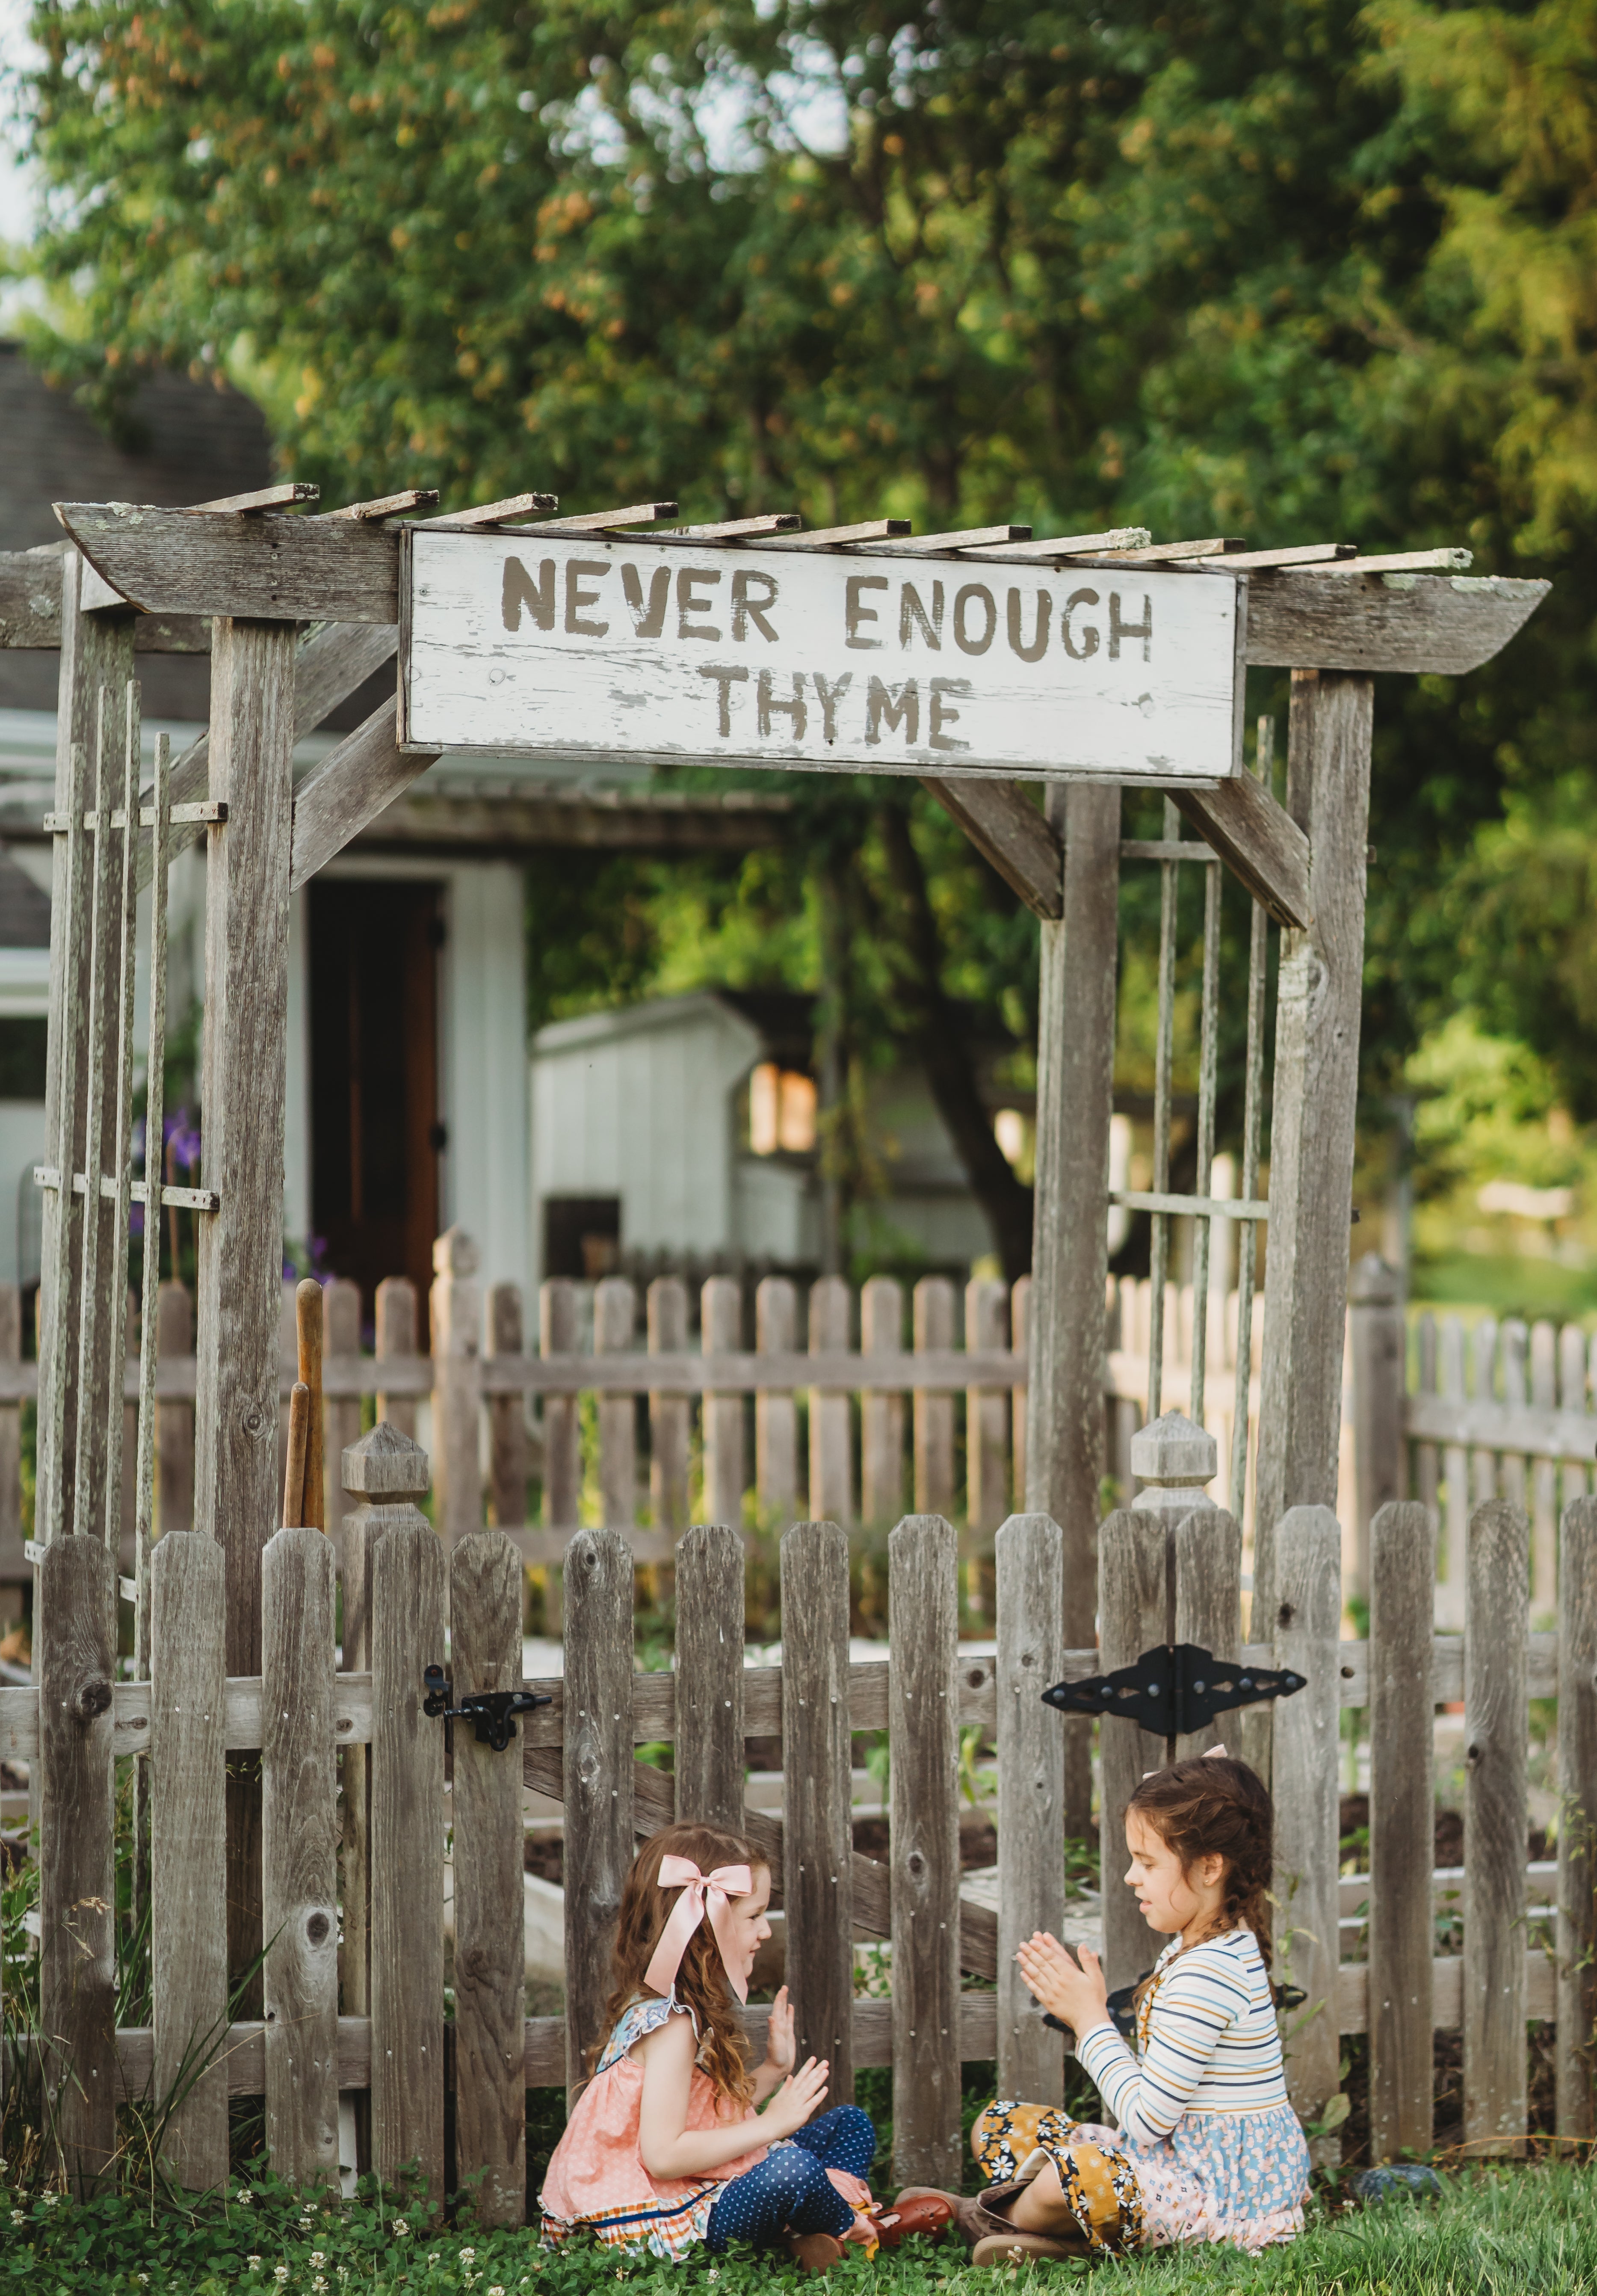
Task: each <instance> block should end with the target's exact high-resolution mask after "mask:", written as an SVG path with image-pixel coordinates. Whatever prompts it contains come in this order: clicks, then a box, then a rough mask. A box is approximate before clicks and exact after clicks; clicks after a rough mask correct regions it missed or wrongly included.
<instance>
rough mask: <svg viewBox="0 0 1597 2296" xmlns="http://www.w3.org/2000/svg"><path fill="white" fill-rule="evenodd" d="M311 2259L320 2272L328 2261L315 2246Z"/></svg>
mask: <svg viewBox="0 0 1597 2296" xmlns="http://www.w3.org/2000/svg"><path fill="white" fill-rule="evenodd" d="M310 2260H311V2262H312V2264H313V2265H314V2266H315V2269H316V2270H317V2271H318V2272H320V2270H321V2269H322V2267H323V2265H324V2264H325V2263H326V2261H327V2259H326V2258H325V2257H324V2256H323V2253H322V2251H321V2250H320V2249H319V2248H313V2249H312V2251H311V2252H310Z"/></svg>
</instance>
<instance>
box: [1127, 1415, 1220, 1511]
mask: <svg viewBox="0 0 1597 2296" xmlns="http://www.w3.org/2000/svg"><path fill="white" fill-rule="evenodd" d="M1219 1467H1220V1451H1219V1446H1218V1445H1217V1444H1216V1441H1215V1439H1214V1437H1213V1436H1212V1435H1210V1434H1208V1432H1207V1431H1205V1430H1204V1429H1203V1428H1201V1427H1200V1426H1198V1425H1197V1424H1196V1423H1194V1422H1193V1421H1192V1420H1191V1419H1189V1418H1188V1417H1187V1415H1186V1414H1185V1412H1184V1411H1166V1412H1163V1413H1161V1414H1160V1415H1159V1418H1157V1419H1156V1420H1154V1422H1153V1423H1152V1424H1151V1426H1148V1427H1139V1428H1138V1430H1137V1431H1136V1433H1135V1434H1134V1436H1133V1437H1132V1439H1131V1472H1132V1473H1133V1474H1134V1475H1135V1476H1136V1477H1137V1479H1138V1480H1139V1481H1140V1482H1142V1483H1143V1484H1145V1485H1146V1486H1147V1488H1145V1489H1143V1490H1140V1491H1139V1492H1138V1493H1137V1495H1136V1497H1135V1498H1134V1499H1133V1501H1132V1505H1133V1506H1134V1507H1135V1508H1137V1509H1138V1510H1139V1511H1141V1512H1142V1513H1151V1514H1191V1513H1192V1510H1193V1508H1194V1507H1212V1506H1213V1505H1214V1504H1215V1503H1214V1501H1213V1499H1211V1498H1210V1497H1209V1495H1208V1492H1207V1491H1206V1490H1205V1489H1204V1488H1203V1487H1204V1485H1205V1483H1207V1482H1209V1481H1211V1480H1212V1479H1213V1478H1214V1476H1215V1475H1216V1474H1217V1473H1218V1472H1219Z"/></svg>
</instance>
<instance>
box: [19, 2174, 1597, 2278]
mask: <svg viewBox="0 0 1597 2296" xmlns="http://www.w3.org/2000/svg"><path fill="white" fill-rule="evenodd" d="M245 2194H248V2197H247V2198H246V2197H244V2195H245ZM17 2206H18V2203H17V2202H16V2201H15V2199H14V2198H13V2196H12V2194H9V2193H5V2192H4V2191H0V2291H8V2292H9V2291H12V2290H16V2291H22V2290H26V2291H27V2292H28V2296H61V2292H70V2296H78V2292H83V2296H111V2292H113V2291H114V2292H117V2296H167V2292H171V2296H189V2292H195V2296H221V2292H222V2291H224V2290H227V2291H231V2290H233V2289H244V2290H259V2291H260V2292H261V2296H277V2292H278V2291H280V2290H281V2291H282V2292H283V2296H356V2292H357V2291H367V2290H370V2291H373V2292H376V2291H381V2292H389V2291H392V2292H395V2296H398V2292H400V2291H405V2292H414V2296H497V2292H499V2291H503V2292H504V2296H613V2292H614V2291H615V2290H616V2288H617V2286H618V2284H620V2283H625V2284H627V2286H628V2287H629V2288H630V2289H631V2290H632V2291H634V2292H635V2296H644V2292H647V2291H657V2292H659V2296H667V2292H681V2296H763V2292H766V2291H768V2290H770V2289H771V2288H772V2287H773V2286H775V2285H780V2286H782V2287H784V2288H790V2289H792V2290H794V2291H797V2290H798V2289H799V2288H800V2287H808V2288H811V2289H812V2290H813V2289H814V2288H815V2283H814V2282H810V2281H807V2280H805V2279H804V2278H803V2277H802V2276H799V2275H798V2274H797V2273H796V2272H795V2271H794V2270H793V2269H792V2268H791V2267H790V2266H788V2265H787V2264H786V2263H785V2262H781V2261H778V2259H775V2258H774V2257H769V2256H758V2257H756V2256H752V2255H750V2254H749V2253H748V2252H746V2251H745V2252H744V2253H742V2254H734V2255H732V2256H728V2257H724V2258H721V2259H715V2258H712V2257H709V2256H707V2255H704V2254H702V2253H700V2254H699V2255H697V2256H695V2257H694V2258H693V2259H692V2260H691V2261H690V2262H689V2263H687V2264H685V2265H681V2266H673V2265H666V2264H660V2263H658V2262H656V2261H654V2260H653V2259H645V2260H644V2261H643V2262H640V2263H634V2264H628V2263H626V2262H618V2260H617V2259H616V2258H615V2257H614V2256H613V2254H611V2253H610V2252H607V2251H601V2250H598V2249H596V2248H594V2247H589V2246H586V2245H584V2246H581V2247H577V2246H573V2247H571V2248H569V2249H568V2250H567V2251H563V2252H561V2253H557V2254H554V2255H552V2256H545V2255H544V2254H543V2253H541V2252H540V2251H539V2250H538V2247H537V2245H536V2235H535V2234H532V2233H504V2232H501V2233H472V2232H471V2231H470V2230H461V2229H455V2230H452V2231H450V2232H448V2233H439V2234H434V2235H430V2236H429V2235H426V2233H425V2230H424V2226H423V2224H422V2218H421V2216H420V2214H419V2213H418V2212H417V2211H416V2210H414V2208H412V2209H409V2210H405V2209H400V2210H396V2209H395V2208H394V2206H393V2204H392V2202H391V2201H390V2202H381V2201H380V2200H378V2199H375V2198H373V2197H370V2196H363V2197H361V2198H360V2199H357V2200H356V2201H353V2202H341V2203H335V2204H334V2205H332V2206H331V2207H329V2208H325V2209H313V2210H306V2209H304V2208H302V2206H301V2204H300V2203H299V2202H298V2201H297V2200H296V2199H295V2198H294V2196H293V2195H291V2194H288V2193H286V2192H283V2190H281V2189H280V2188H277V2187H274V2186H273V2185H270V2184H269V2183H264V2182H263V2183H261V2184H258V2185H253V2186H250V2187H241V2186H235V2187H234V2189H233V2192H232V2193H231V2194H229V2196H228V2198H227V2199H226V2200H225V2201H224V2200H218V2201H216V2202H203V2203H201V2204H199V2205H197V2206H196V2207H194V2208H192V2209H186V2208H182V2207H178V2206H174V2205H172V2204H171V2203H169V2202H167V2203H162V2204H159V2205H157V2206H155V2207H154V2208H152V2205H151V2203H150V2202H149V2200H148V2198H145V2199H143V2200H141V2199H139V2198H136V2197H135V2196H133V2195H130V2194H118V2195H108V2196H106V2197H105V2198H102V2199H101V2200H98V2201H96V2202H92V2203H90V2204H88V2205H87V2206H85V2207H82V2208H78V2207H75V2206H73V2205H72V2203H70V2202H66V2201H55V2202H46V2201H45V2200H44V2199H41V2198H37V2197H35V2198H30V2199H29V2200H27V2201H25V2202H22V2203H21V2205H20V2210H19V2213H20V2217H21V2219H22V2220H21V2222H20V2224H19V2223H17V2222H15V2221H14V2220H13V2218H12V2210H13V2209H14V2208H17ZM1312 2214H1313V2221H1312V2222H1311V2224H1310V2226H1309V2228H1308V2230H1307V2231H1306V2233H1305V2235H1303V2237H1302V2239H1301V2240H1299V2241H1298V2243H1297V2244H1296V2245H1295V2246H1294V2247H1291V2248H1289V2249H1282V2250H1277V2251H1272V2252H1271V2253H1269V2254H1267V2255H1265V2256H1263V2257H1258V2258H1251V2257H1245V2256H1241V2255H1239V2254H1237V2253H1236V2252H1234V2251H1230V2250H1226V2249H1218V2248H1204V2249H1199V2250H1195V2251H1194V2250H1185V2251H1161V2252H1159V2253H1157V2254H1153V2255H1150V2256H1146V2257H1141V2258H1136V2259H1127V2260H1125V2261H1122V2262H1119V2263H1115V2264H1108V2265H1103V2266H1100V2267H1096V2268H1095V2269H1093V2270H1092V2272H1091V2277H1092V2280H1093V2286H1094V2288H1095V2289H1096V2290H1097V2291H1098V2292H1099V2296H1110V2291H1113V2292H1116V2296H1130V2292H1131V2291H1133V2290H1134V2289H1135V2290H1143V2289H1145V2290H1146V2291H1147V2292H1148V2296H1207V2292H1208V2291H1210V2290H1219V2289H1227V2290H1230V2289H1242V2288H1246V2289H1249V2290H1250V2291H1258V2292H1260V2296H1265V2292H1268V2296H1289V2292H1290V2296H1298V2292H1299V2291H1301V2292H1304V2296H1308V2292H1310V2291H1313V2292H1315V2296H1322V2292H1323V2296H1364V2292H1366V2291H1367V2292H1368V2296H1577V2292H1578V2296H1597V2171H1593V2169H1590V2168H1587V2167H1585V2166H1582V2167H1578V2168H1577V2167H1569V2166H1565V2165H1562V2164H1543V2165H1538V2166H1535V2167H1527V2168H1503V2169H1472V2170H1468V2171H1464V2172H1461V2173H1459V2174H1457V2175H1454V2176H1450V2177H1446V2178H1445V2194H1444V2196H1443V2198H1442V2199H1441V2200H1440V2201H1439V2202H1429V2203H1421V2204H1420V2205H1415V2204H1414V2203H1413V2202H1410V2201H1407V2200H1398V2201H1394V2202H1388V2203H1387V2204H1386V2205H1384V2206H1383V2207H1380V2208H1378V2209H1372V2210H1341V2209H1340V2208H1339V2203H1338V2202H1337V2201H1336V2199H1335V2196H1334V2195H1331V2196H1330V2197H1329V2198H1326V2197H1322V2198H1320V2199H1318V2200H1316V2202H1315V2203H1314V2208H1313V2212H1312ZM402 2226H403V2229H402V2228H401V2227H402ZM1088 2276H1089V2267H1086V2266H1085V2265H1081V2266H1077V2265H1048V2266H1043V2267H1036V2268H1035V2269H1033V2270H1031V2271H1028V2272H1005V2273H1003V2274H1000V2275H998V2276H994V2275H992V2274H990V2273H977V2272H973V2271H971V2270H970V2269H969V2267H966V2266H965V2264H964V2262H963V2251H962V2250H957V2249H954V2248H951V2247H946V2246H938V2247H931V2246H927V2245H925V2244H923V2243H913V2244H912V2246H911V2248H909V2249H908V2250H905V2251H900V2252H898V2253H897V2254H896V2255H892V2256H887V2255H884V2256H882V2257H880V2258H879V2259H878V2260H877V2261H876V2263H874V2264H870V2263H868V2262H867V2261H866V2260H865V2259H864V2257H863V2256H860V2255H854V2254H851V2255H850V2256H849V2258H848V2261H847V2262H845V2263H844V2264H843V2265H842V2266H841V2267H839V2269H838V2270H837V2271H836V2272H834V2273H832V2274H831V2275H829V2276H827V2280H826V2283H825V2286H826V2287H827V2288H829V2289H830V2290H831V2292H832V2296H875V2292H880V2296H984V2292H987V2291H991V2292H993V2296H1008V2292H1011V2291H1016V2290H1018V2289H1019V2288H1020V2287H1021V2286H1022V2285H1023V2286H1024V2287H1025V2288H1026V2289H1027V2290H1028V2291H1033V2290H1034V2289H1035V2291H1036V2296H1041V2292H1042V2291H1044V2290H1045V2289H1046V2288H1047V2287H1049V2286H1052V2287H1054V2288H1056V2289H1057V2288H1060V2287H1061V2286H1062V2285H1063V2284H1065V2283H1066V2282H1075V2281H1077V2280H1085V2279H1086V2278H1087V2277H1088Z"/></svg>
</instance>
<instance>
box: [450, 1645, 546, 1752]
mask: <svg viewBox="0 0 1597 2296" xmlns="http://www.w3.org/2000/svg"><path fill="white" fill-rule="evenodd" d="M422 1680H423V1681H424V1682H425V1683H426V1685H427V1695H426V1697H425V1698H424V1699H423V1700H422V1713H423V1714H434V1715H437V1714H441V1715H442V1716H443V1718H444V1719H445V1721H446V1722H448V1721H461V1722H474V1723H475V1724H476V1725H477V1743H478V1744H479V1746H491V1747H492V1748H493V1750H494V1751H495V1753H496V1754H502V1753H504V1750H505V1748H506V1747H507V1746H508V1745H509V1743H510V1742H511V1740H512V1738H513V1737H514V1736H515V1734H516V1726H515V1723H514V1721H513V1720H512V1716H514V1715H517V1714H530V1713H531V1711H532V1710H533V1708H534V1707H535V1706H553V1703H554V1701H553V1698H550V1697H548V1696H546V1695H545V1693H543V1692H542V1691H534V1690H472V1691H468V1692H467V1693H466V1695H465V1697H463V1699H462V1700H461V1702H460V1704H459V1705H458V1706H451V1705H450V1703H449V1701H450V1699H451V1698H452V1697H453V1696H454V1695H455V1689H454V1685H453V1684H452V1683H450V1682H449V1681H448V1679H447V1678H446V1676H445V1673H444V1669H443V1668H442V1667H441V1666H430V1667H428V1668H427V1669H425V1671H424V1673H423V1675H422Z"/></svg>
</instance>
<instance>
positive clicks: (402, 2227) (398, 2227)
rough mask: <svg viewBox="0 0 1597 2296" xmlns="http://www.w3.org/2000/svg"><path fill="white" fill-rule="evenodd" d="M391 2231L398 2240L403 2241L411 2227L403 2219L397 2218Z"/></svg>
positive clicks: (390, 2227) (390, 2228) (391, 2226)
mask: <svg viewBox="0 0 1597 2296" xmlns="http://www.w3.org/2000/svg"><path fill="white" fill-rule="evenodd" d="M409 2230H410V2226H408V2225H407V2224H406V2223H405V2218H403V2217H396V2218H394V2221H393V2223H392V2224H391V2225H390V2226H389V2231H390V2232H392V2233H393V2234H394V2235H395V2236H396V2237H397V2239H399V2240H403V2239H404V2238H405V2235H406V2234H407V2233H408V2232H409Z"/></svg>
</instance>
